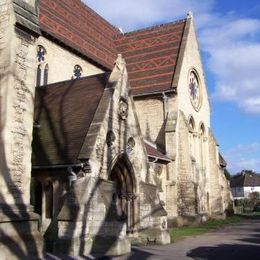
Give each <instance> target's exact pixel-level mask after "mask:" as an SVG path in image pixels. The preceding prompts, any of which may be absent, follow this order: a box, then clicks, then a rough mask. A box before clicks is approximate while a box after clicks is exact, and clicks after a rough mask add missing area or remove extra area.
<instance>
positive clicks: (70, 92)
mask: <svg viewBox="0 0 260 260" xmlns="http://www.w3.org/2000/svg"><path fill="white" fill-rule="evenodd" d="M109 74H110V73H103V74H99V75H95V76H90V77H86V78H82V79H77V80H69V81H64V82H59V83H55V84H50V85H47V86H43V87H37V88H36V94H35V110H34V123H35V126H36V127H34V131H33V144H32V148H33V155H32V164H33V166H49V165H63V164H74V163H76V162H77V158H78V155H79V152H80V150H81V147H82V145H83V142H84V140H85V137H86V135H87V132H88V129H89V127H90V125H91V122H92V120H93V118H94V114H95V112H96V109H97V107H98V104H99V102H100V100H101V97H102V94H103V92H104V89H105V86H106V83H107V80H108V77H109ZM82 97H83V98H82Z"/></svg>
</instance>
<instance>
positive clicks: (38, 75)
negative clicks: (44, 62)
mask: <svg viewBox="0 0 260 260" xmlns="http://www.w3.org/2000/svg"><path fill="white" fill-rule="evenodd" d="M41 78H42V68H41V64H39V65H38V66H37V72H36V87H38V86H41Z"/></svg>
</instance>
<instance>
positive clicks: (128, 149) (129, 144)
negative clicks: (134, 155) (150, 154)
mask: <svg viewBox="0 0 260 260" xmlns="http://www.w3.org/2000/svg"><path fill="white" fill-rule="evenodd" d="M134 147H135V140H134V138H133V137H130V138H129V139H128V141H127V146H126V152H127V153H128V154H129V153H131V152H132V151H133V150H134Z"/></svg>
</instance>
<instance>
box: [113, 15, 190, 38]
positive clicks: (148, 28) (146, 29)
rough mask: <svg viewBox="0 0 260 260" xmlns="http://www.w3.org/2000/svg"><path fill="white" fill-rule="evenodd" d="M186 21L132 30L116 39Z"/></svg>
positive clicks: (181, 20) (180, 20) (181, 21)
mask: <svg viewBox="0 0 260 260" xmlns="http://www.w3.org/2000/svg"><path fill="white" fill-rule="evenodd" d="M186 20H187V18H184V19H179V20H176V21H173V22H168V23H161V24H156V25H152V26H148V27H145V28H141V29H137V30H134V31H130V32H125V33H120V34H117V35H116V37H118V36H127V35H131V34H134V33H139V32H144V31H149V30H153V29H156V28H160V27H166V26H169V25H174V24H178V23H183V22H186Z"/></svg>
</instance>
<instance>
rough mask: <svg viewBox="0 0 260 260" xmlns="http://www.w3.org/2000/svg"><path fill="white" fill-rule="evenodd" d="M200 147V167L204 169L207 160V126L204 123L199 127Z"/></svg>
mask: <svg viewBox="0 0 260 260" xmlns="http://www.w3.org/2000/svg"><path fill="white" fill-rule="evenodd" d="M199 140H200V142H199V149H200V154H199V155H200V167H201V168H202V169H204V168H205V161H206V158H205V156H206V153H205V151H206V147H205V142H206V131H205V127H204V124H201V125H200V128H199Z"/></svg>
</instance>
